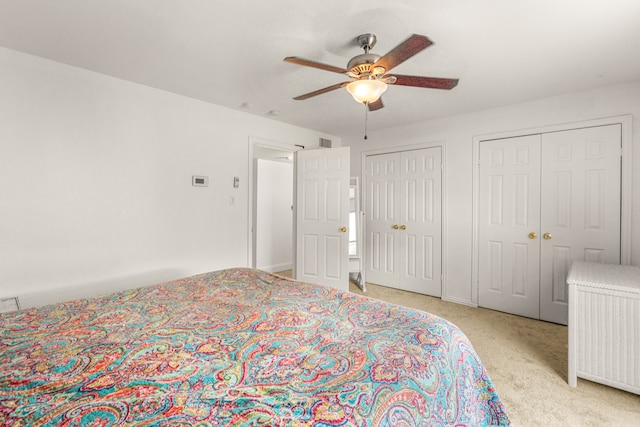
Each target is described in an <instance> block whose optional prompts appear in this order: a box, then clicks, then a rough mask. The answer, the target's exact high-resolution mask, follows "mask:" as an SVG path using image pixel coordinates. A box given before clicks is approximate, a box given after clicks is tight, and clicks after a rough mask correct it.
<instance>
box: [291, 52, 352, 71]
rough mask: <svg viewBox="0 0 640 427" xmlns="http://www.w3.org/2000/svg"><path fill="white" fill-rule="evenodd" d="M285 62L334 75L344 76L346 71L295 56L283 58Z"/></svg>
mask: <svg viewBox="0 0 640 427" xmlns="http://www.w3.org/2000/svg"><path fill="white" fill-rule="evenodd" d="M284 60H285V61H287V62H291V63H293V64H298V65H304V66H306V67H313V68H319V69H321V70H326V71H332V72H334V73H340V74H345V73H347V72H348V70H346V69H344V68H340V67H334V66H333V65H327V64H322V63H320V62H315V61H309V60H308V59H303V58H298V57H297V56H288V57H286V58H284Z"/></svg>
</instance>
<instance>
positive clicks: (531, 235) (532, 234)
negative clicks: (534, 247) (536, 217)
mask: <svg viewBox="0 0 640 427" xmlns="http://www.w3.org/2000/svg"><path fill="white" fill-rule="evenodd" d="M536 237H538V235H537V234H536V233H534V232H533V231H532V232H531V233H529V238H530V239H535V238H536Z"/></svg>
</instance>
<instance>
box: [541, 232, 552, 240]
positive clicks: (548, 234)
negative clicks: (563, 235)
mask: <svg viewBox="0 0 640 427" xmlns="http://www.w3.org/2000/svg"><path fill="white" fill-rule="evenodd" d="M542 237H544V238H545V239H546V240H551V233H544V234H543V235H542Z"/></svg>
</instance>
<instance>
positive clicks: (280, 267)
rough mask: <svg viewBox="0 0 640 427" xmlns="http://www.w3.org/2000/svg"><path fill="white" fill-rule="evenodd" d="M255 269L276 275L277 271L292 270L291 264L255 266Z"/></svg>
mask: <svg viewBox="0 0 640 427" xmlns="http://www.w3.org/2000/svg"><path fill="white" fill-rule="evenodd" d="M256 268H257V269H259V270H264V271H268V272H269V273H277V272H279V271H284V270H291V269H293V263H291V262H285V263H281V264H274V265H263V266H257V267H256Z"/></svg>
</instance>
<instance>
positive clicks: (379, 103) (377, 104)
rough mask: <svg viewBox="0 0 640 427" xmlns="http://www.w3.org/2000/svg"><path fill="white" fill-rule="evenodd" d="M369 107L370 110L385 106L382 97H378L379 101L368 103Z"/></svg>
mask: <svg viewBox="0 0 640 427" xmlns="http://www.w3.org/2000/svg"><path fill="white" fill-rule="evenodd" d="M367 107H368V108H369V111H376V110H379V109H381V108H384V104H383V103H382V98H381V97H380V98H378V100H377V101H374V102H370V103H369V104H367Z"/></svg>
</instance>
